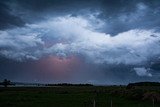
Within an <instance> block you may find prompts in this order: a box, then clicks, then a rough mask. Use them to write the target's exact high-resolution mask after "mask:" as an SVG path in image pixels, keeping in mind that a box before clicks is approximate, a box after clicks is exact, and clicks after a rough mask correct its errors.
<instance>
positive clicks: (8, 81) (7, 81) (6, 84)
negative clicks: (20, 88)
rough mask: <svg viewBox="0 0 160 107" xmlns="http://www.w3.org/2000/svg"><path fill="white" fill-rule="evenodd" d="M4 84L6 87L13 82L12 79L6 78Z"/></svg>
mask: <svg viewBox="0 0 160 107" xmlns="http://www.w3.org/2000/svg"><path fill="white" fill-rule="evenodd" d="M2 84H3V85H4V87H7V86H8V85H10V84H11V81H10V80H7V79H4V80H3V82H2Z"/></svg>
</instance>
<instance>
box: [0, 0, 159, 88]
mask: <svg viewBox="0 0 160 107" xmlns="http://www.w3.org/2000/svg"><path fill="white" fill-rule="evenodd" d="M159 17H160V1H159V0H1V1H0V80H3V79H9V80H11V81H16V82H29V83H31V82H32V83H33V82H34V83H37V82H38V83H90V84H97V85H115V84H128V83H130V82H139V81H156V82H158V81H160V18H159Z"/></svg>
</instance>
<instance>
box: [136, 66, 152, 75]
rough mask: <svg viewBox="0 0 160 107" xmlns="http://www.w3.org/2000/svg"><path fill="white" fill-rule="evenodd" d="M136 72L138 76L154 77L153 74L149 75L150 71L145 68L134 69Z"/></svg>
mask: <svg viewBox="0 0 160 107" xmlns="http://www.w3.org/2000/svg"><path fill="white" fill-rule="evenodd" d="M134 70H135V72H136V74H137V75H138V76H148V77H152V74H151V73H149V71H148V70H147V69H146V68H144V67H141V68H134Z"/></svg>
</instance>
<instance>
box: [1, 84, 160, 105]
mask: <svg viewBox="0 0 160 107" xmlns="http://www.w3.org/2000/svg"><path fill="white" fill-rule="evenodd" d="M140 90H141V91H140ZM134 91H135V90H129V91H128V90H127V89H126V87H122V86H121V87H120V86H108V87H100V86H62V87H61V86H58V87H8V88H2V87H1V88H0V107H94V106H93V105H94V104H93V102H94V100H95V107H111V106H112V107H153V105H154V107H160V102H159V101H154V102H153V100H149V99H142V98H141V97H142V96H141V94H138V93H140V92H141V93H142V92H143V91H142V89H138V90H136V91H135V93H133V92H134ZM149 91H150V90H149ZM149 91H148V90H147V92H149ZM153 103H154V104H153Z"/></svg>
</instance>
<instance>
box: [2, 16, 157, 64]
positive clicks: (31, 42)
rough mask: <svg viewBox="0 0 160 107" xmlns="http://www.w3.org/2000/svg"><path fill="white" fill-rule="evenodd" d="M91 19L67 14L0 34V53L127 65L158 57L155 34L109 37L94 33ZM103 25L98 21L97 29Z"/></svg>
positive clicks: (131, 32)
mask: <svg viewBox="0 0 160 107" xmlns="http://www.w3.org/2000/svg"><path fill="white" fill-rule="evenodd" d="M94 20H97V19H96V18H93V17H92V20H91V18H90V20H88V19H86V18H85V17H83V16H77V17H72V16H70V15H67V16H63V17H54V18H50V19H48V20H46V21H43V22H39V23H35V24H27V25H26V26H25V27H22V28H15V29H10V30H6V31H1V32H0V34H1V35H2V36H1V41H0V47H1V51H0V53H1V55H4V56H6V57H8V58H12V59H16V60H17V59H18V60H19V59H20V60H21V59H27V58H31V59H39V58H40V57H42V56H44V55H57V56H63V57H65V56H67V55H70V54H74V55H82V56H84V57H85V58H86V59H87V61H91V62H94V63H109V64H113V63H115V64H120V63H123V64H131V65H132V64H133V65H134V64H140V63H142V62H143V63H144V62H147V61H148V60H151V59H152V58H155V57H157V56H159V54H160V51H159V50H160V33H159V32H156V31H154V30H152V29H151V30H142V29H133V30H129V31H126V32H122V33H119V34H117V35H115V36H111V35H110V34H106V33H102V32H99V31H97V30H96V29H98V28H97V27H95V26H96V25H95V23H92V22H94ZM98 20H99V19H98ZM103 23H104V22H103V21H102V20H99V23H98V24H99V26H98V27H103V25H104V24H103Z"/></svg>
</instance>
